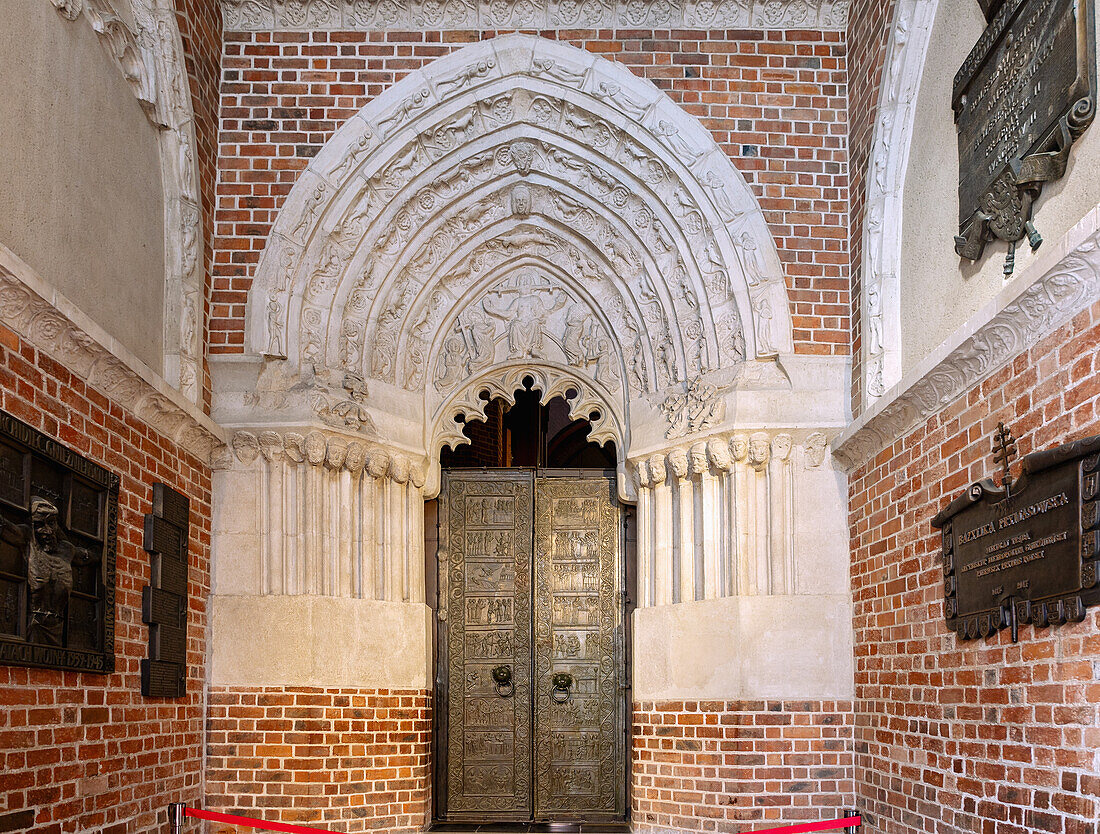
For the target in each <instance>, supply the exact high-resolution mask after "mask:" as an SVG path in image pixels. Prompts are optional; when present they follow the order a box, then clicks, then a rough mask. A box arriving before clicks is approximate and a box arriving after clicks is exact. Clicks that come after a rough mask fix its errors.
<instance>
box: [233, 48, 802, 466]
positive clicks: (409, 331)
mask: <svg viewBox="0 0 1100 834" xmlns="http://www.w3.org/2000/svg"><path fill="white" fill-rule="evenodd" d="M248 315H249V325H248V326H249V337H248V338H249V346H250V347H251V348H252V349H253V350H254V351H255V352H257V353H262V354H265V355H268V356H272V357H284V356H285V357H286V360H287V364H288V366H289V367H290V368H292V369H296V371H295V374H296V378H297V380H298V381H299V382H301V381H303V380H304V381H305V384H306V385H307V386H312V385H315V384H318V381H319V382H323V383H325V385H326V386H327V387H326V389H325V391H324V393H323V394H319V395H317V396H314V397H312V401H313V403H314V412H315V414H317V415H320V416H321V417H322V419H325V420H326V421H327V422H329V423H331V424H333V425H337V424H338V423H337V421H338V420H345V421H346V420H347V419H351V423H349V424H347V426H348V427H349V428H351V429H353V430H354V431H363V432H366V433H368V434H370V423H371V421H373V422H374V423H375V424H376V425H381V424H382V421H380V420H379V416H380V415H379V413H378V412H376V413H374V414H373V415H370V414H368V413H366V411H362V412H360V411H358V410H357V408H356V404H357V403H358V404H359V405H362V404H363V403H362V401H359V400H356V398H355V396H354V394H352V393H350V392H349V395H348V396H347V397H343V396H342V395H341V392H340V390H339V389H340V383H339V380H340V379H342V378H343V376H344V375H345V374H348V375H358V376H359V377H361V378H362V379H363V380H364V383H365V384H367V385H369V386H370V387H371V391H372V394H374V395H375V396H374V397H373V398H372V399H370V400H367V401H366V406H365V408H366V410H370V409H371V408H372V404H373V403H376V402H381V401H383V400H385V399H386V397H384V396H382V394H383V392H388V391H394V392H395V397H396V398H397V399H398V400H400V401H401V402H411V401H412V400H409V399H403V398H404V397H405V394H404V393H402V392H408V393H409V394H410V395H411V396H412V397H413V398H416V397H423V411H424V414H425V417H426V418H427V420H428V422H431V421H432V417H431V415H434V414H438V413H439V410H440V409H441V408H442V407H443V405H444V404H445V402H446V401H447V399H448V398H454V397H462V396H465V393H464V392H461V391H460V390H459V389H460V388H461V384H462V383H467V382H468V381H469V380H471V378H473V377H476V376H477V375H478V374H483V373H488V372H489V371H490V370H491V369H493V368H507V367H510V366H512V365H516V364H519V363H526V364H528V365H530V366H532V367H534V366H537V365H548V366H553V367H556V368H558V369H560V370H561V371H563V372H565V371H568V372H569V373H570V374H572V375H573V376H574V377H578V378H582V379H585V380H588V382H587V383H586V384H587V385H590V386H591V387H592V388H593V390H594V391H597V392H599V393H600V395H601V396H602V397H603V398H604V399H605V400H608V399H609V400H610V401H613V402H614V404H615V408H616V409H617V410H618V411H619V412H621V413H622V414H623V415H627V414H629V412H630V403H631V402H632V401H635V400H638V399H639V398H646V399H648V400H649V403H650V405H649V406H647V408H651V409H652V408H656V407H657V405H658V404H659V403H660V402H662V401H664V400H665V399H667V398H669V397H670V396H677V395H682V393H683V392H684V391H685V390H686V386H687V381H688V380H696V379H703V382H702V383H701V384H703V385H709V384H715V385H720V384H725V383H723V382H709V381H708V375H711V376H713V375H715V374H718V375H719V376H722V375H723V374H724V375H725V377H723V379H728V378H729V377H730V376H731V375H733V374H735V372H736V369H737V367H738V366H739V365H741V364H742V363H744V362H746V361H749V360H753V359H757V358H764V359H768V358H770V357H772V356H774V355H776V354H778V353H782V352H784V351H789V350H790V345H791V335H790V317H789V313H788V309H787V300H786V289H785V284H784V278H783V274H782V269H781V266H780V263H779V260H778V255H777V254H776V250H775V246H774V243H773V242H772V239H771V236H770V234H769V232H768V229H767V225H766V223H765V222H764V219H763V216H762V214H761V212H760V210H759V207H758V206H757V204H756V202H755V199H754V198H753V196H752V194H751V192H750V191H749V189H748V187H747V185H746V184H745V182H744V180H743V179H742V178H741V177H740V175H739V174H738V173H737V172H736V171H735V170H734V169H733V167H732V165H731V163H730V161H729V158H728V156H726V154H725V153H724V152H722V151H721V149H719V148H718V147H717V145H715V143H714V141H713V139H712V138H711V137H710V135H709V134H708V133H707V132H706V131H705V130H704V129H703V128H702V127H701V126H700V125H699V124H698V123H697V122H696V121H695V120H693V119H691V118H690V117H688V116H687V115H686V114H684V113H683V111H681V110H680V109H679V108H678V107H677V106H676V105H674V104H673V103H672V102H671V101H670V100H669V99H668V98H667V97H666V96H664V95H663V94H662V93H661V92H660V91H659V90H657V89H656V88H655V87H653V86H652V85H651V84H649V83H648V82H646V81H643V80H641V79H639V78H637V77H635V76H633V75H632V74H631V73H629V71H627V70H625V69H624V68H621V67H617V66H615V65H613V64H611V63H609V62H607V61H604V60H602V59H598V58H596V57H595V56H593V55H591V54H588V53H585V52H583V51H581V50H577V49H574V48H571V47H568V46H564V45H562V44H557V43H552V42H549V41H544V40H540V39H538V38H534V37H529V36H519V35H514V36H507V37H502V38H497V39H495V40H492V41H485V42H481V43H479V44H476V45H474V46H471V47H468V48H466V49H464V50H460V51H459V52H456V53H452V54H451V55H449V56H447V57H445V58H442V59H440V60H438V61H436V62H433V63H432V64H430V65H428V66H427V67H426V68H425V69H423V70H421V71H419V72H417V73H414V74H412V75H410V76H409V77H407V78H406V79H404V80H403V81H402V82H400V83H399V84H397V85H395V86H394V87H392V88H390V89H389V90H388V91H387V92H386V93H384V94H383V95H382V96H380V97H378V99H376V100H375V101H372V102H371V103H370V104H368V105H367V107H365V108H364V109H363V110H362V111H361V112H360V113H358V114H357V115H356V116H354V117H353V118H352V119H350V120H349V121H348V123H346V124H345V126H344V127H343V128H342V129H341V130H340V131H339V132H338V133H337V134H336V136H335V137H334V138H333V139H332V140H331V141H330V142H329V144H328V145H326V147H325V148H324V149H322V151H321V152H320V153H319V154H318V156H317V157H316V158H315V159H314V160H313V161H312V162H311V164H310V165H309V167H308V168H307V170H306V171H305V172H303V173H302V175H301V176H300V178H299V180H298V183H297V184H296V186H295V187H294V189H293V190H292V192H291V194H290V195H289V196H288V198H287V201H286V206H285V208H284V209H283V211H282V212H281V214H280V216H279V218H278V220H277V222H276V224H275V227H274V229H273V233H272V235H271V238H270V240H269V244H268V247H267V250H266V251H265V252H264V254H263V256H262V259H261V262H260V264H259V266H258V268H257V273H256V278H255V284H254V287H253V290H252V292H251V294H250V301H249V314H248ZM295 384H298V383H295ZM334 397H335V398H336V399H338V400H339V402H334V401H333V399H334ZM336 407H339V408H340V411H339V412H336V411H333V409H334V408H336ZM719 410H720V409H719ZM716 415H717V411H715V412H714V413H713V414H712V415H711V416H710V417H709V418H703V419H701V420H700V419H696V424H695V426H694V427H692V426H691V425H689V428H688V430H689V431H694V430H698V428H700V427H704V424H705V427H710V426H712V425H713V424H714V423H715V421H716V420H720V417H717V416H716ZM361 418H365V419H361ZM352 424H354V425H352ZM425 442H426V443H427V444H428V445H436V444H435V440H434V439H429V438H425Z"/></svg>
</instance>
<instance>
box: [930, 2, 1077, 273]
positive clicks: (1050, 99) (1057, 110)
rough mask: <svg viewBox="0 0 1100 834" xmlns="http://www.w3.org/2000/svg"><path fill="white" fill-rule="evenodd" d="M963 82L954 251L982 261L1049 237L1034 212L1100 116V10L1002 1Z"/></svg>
mask: <svg viewBox="0 0 1100 834" xmlns="http://www.w3.org/2000/svg"><path fill="white" fill-rule="evenodd" d="M986 11H987V12H989V13H994V12H995V13H994V14H993V17H992V19H991V20H990V23H989V25H988V27H987V28H986V30H985V32H984V33H983V34H982V37H981V39H980V40H979V41H978V43H977V45H976V46H975V47H974V49H973V50H972V51H971V53H970V55H969V56H968V57H967V59H966V62H965V63H964V64H963V66H962V67H961V68H960V69H959V71H958V73H957V74H956V76H955V85H954V91H953V96H952V104H953V106H954V109H955V120H956V123H957V125H958V129H959V169H960V180H959V223H960V233H959V235H958V236H957V237H956V238H955V251H956V252H958V254H959V255H960V256H962V257H964V258H968V259H969V260H977V259H978V258H980V257H981V256H982V252H983V251H984V249H985V244H986V242H987V241H990V240H993V239H994V238H997V239H1000V240H1003V241H1006V242H1008V243H1009V257H1008V261H1007V262H1006V264H1005V274H1006V275H1008V274H1011V272H1012V268H1013V261H1014V251H1015V246H1014V244H1015V242H1016V241H1018V240H1021V239H1023V238H1024V237H1025V236H1026V237H1027V238H1028V242H1029V243H1030V245H1031V248H1032V249H1033V250H1034V249H1037V248H1038V247H1039V245H1040V244H1041V243H1042V240H1043V239H1042V236H1041V235H1040V234H1039V232H1038V231H1037V230H1036V228H1035V226H1034V225H1033V224H1032V222H1031V210H1032V205H1033V203H1034V202H1035V200H1037V199H1038V197H1039V194H1040V193H1041V192H1042V189H1043V185H1044V184H1045V183H1048V182H1052V181H1054V180H1057V179H1060V178H1061V177H1062V175H1063V174H1065V171H1066V165H1067V162H1068V160H1069V153H1070V148H1071V146H1072V145H1073V143H1074V141H1075V140H1076V139H1077V137H1079V136H1080V135H1081V134H1082V133H1083V132H1084V130H1085V128H1087V127H1088V126H1089V125H1090V124H1091V123H1092V120H1093V117H1094V116H1095V115H1096V43H1095V34H1094V24H1093V16H1094V8H1093V0H1002V2H999V3H987V4H986Z"/></svg>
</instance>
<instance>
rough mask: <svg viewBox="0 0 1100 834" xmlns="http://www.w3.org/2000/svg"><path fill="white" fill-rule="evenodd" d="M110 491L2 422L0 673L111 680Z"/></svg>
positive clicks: (57, 447)
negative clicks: (32, 669) (52, 672)
mask: <svg viewBox="0 0 1100 834" xmlns="http://www.w3.org/2000/svg"><path fill="white" fill-rule="evenodd" d="M118 483H119V481H118V476H117V475H115V474H113V473H111V472H108V471H107V470H106V469H104V468H103V467H101V466H98V465H97V464H95V463H92V462H91V461H90V460H88V459H86V458H84V457H82V456H81V455H79V454H77V453H76V452H74V451H72V450H71V449H68V448H66V447H64V446H62V445H61V444H60V443H58V442H57V441H56V440H53V439H51V438H49V437H47V436H46V435H44V434H42V433H41V432H39V431H36V430H35V429H33V428H31V427H30V426H28V425H26V424H25V423H23V422H21V421H19V420H16V419H15V418H14V417H12V416H11V415H9V414H0V663H6V664H12V665H18V666H44V667H48V668H53V669H70V670H74V671H78V672H97V673H101V674H107V673H109V672H113V671H114V668H115V539H116V535H117V524H118Z"/></svg>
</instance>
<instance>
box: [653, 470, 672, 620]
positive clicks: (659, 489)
mask: <svg viewBox="0 0 1100 834" xmlns="http://www.w3.org/2000/svg"><path fill="white" fill-rule="evenodd" d="M649 474H650V479H651V480H652V482H653V502H654V520H653V564H654V571H653V604H654V605H670V604H671V603H672V484H670V483H669V482H668V469H667V468H666V465H665V456H664V455H654V456H653V457H651V458H650V459H649Z"/></svg>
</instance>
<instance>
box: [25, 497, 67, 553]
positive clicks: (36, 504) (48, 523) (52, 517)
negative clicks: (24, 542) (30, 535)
mask: <svg viewBox="0 0 1100 834" xmlns="http://www.w3.org/2000/svg"><path fill="white" fill-rule="evenodd" d="M31 527H32V528H33V529H34V537H35V538H36V539H37V540H38V544H39V545H40V546H41V547H43V548H45V549H46V550H53V549H54V548H55V547H57V542H58V539H59V538H60V536H61V528H60V527H58V525H57V506H56V505H55V504H54V503H53V502H52V501H47V500H46V499H45V498H38V497H36V498H32V499H31Z"/></svg>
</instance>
